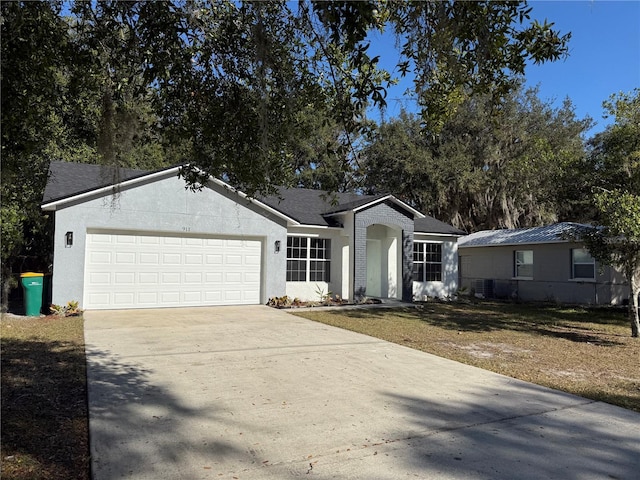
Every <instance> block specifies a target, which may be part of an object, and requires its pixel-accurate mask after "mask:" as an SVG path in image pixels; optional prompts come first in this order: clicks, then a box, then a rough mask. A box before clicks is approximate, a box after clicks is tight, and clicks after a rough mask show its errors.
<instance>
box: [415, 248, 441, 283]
mask: <svg viewBox="0 0 640 480" xmlns="http://www.w3.org/2000/svg"><path fill="white" fill-rule="evenodd" d="M413 280H414V281H416V282H441V281H442V244H441V243H424V242H413Z"/></svg>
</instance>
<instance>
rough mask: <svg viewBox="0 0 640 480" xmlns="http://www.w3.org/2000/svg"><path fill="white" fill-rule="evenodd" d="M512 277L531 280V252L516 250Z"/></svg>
mask: <svg viewBox="0 0 640 480" xmlns="http://www.w3.org/2000/svg"><path fill="white" fill-rule="evenodd" d="M514 263H515V268H514V276H515V277H518V278H533V250H516V252H515V262H514Z"/></svg>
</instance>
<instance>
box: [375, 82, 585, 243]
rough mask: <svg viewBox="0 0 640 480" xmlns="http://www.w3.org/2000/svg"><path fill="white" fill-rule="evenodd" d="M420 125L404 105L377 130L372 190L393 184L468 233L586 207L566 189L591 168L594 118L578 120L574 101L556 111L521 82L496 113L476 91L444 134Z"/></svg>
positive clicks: (403, 195)
mask: <svg viewBox="0 0 640 480" xmlns="http://www.w3.org/2000/svg"><path fill="white" fill-rule="evenodd" d="M421 124H422V121H421V119H420V118H419V117H418V116H415V115H410V114H408V113H402V114H401V115H400V117H399V118H398V119H395V120H392V121H390V122H388V123H385V124H383V125H381V126H380V127H379V128H378V129H377V130H376V132H375V133H374V135H373V136H372V140H371V142H370V143H369V144H368V145H367V147H366V148H365V149H364V152H363V164H364V168H363V175H364V180H363V183H364V185H365V188H367V189H368V191H370V192H372V193H375V192H381V191H387V192H393V193H394V194H396V195H398V196H399V197H400V198H402V199H403V200H405V201H406V202H408V203H409V204H411V205H413V206H414V207H415V208H417V209H419V210H421V211H425V212H429V213H431V214H432V215H434V216H436V217H437V218H439V219H441V220H444V221H447V222H450V223H453V224H454V225H456V226H457V227H459V228H462V229H465V230H466V231H469V232H474V231H477V230H483V229H494V228H515V227H529V226H536V225H541V224H548V223H551V222H554V221H556V220H558V219H564V218H563V217H565V216H566V215H578V212H576V211H575V210H578V208H577V206H579V200H578V201H577V202H578V203H577V205H576V208H573V207H572V206H571V205H570V203H571V202H576V200H574V198H567V195H566V192H567V191H573V190H572V189H571V188H569V186H570V185H574V184H575V183H576V181H577V178H581V177H582V176H583V175H584V173H583V171H582V166H583V162H584V154H585V151H584V144H583V138H582V136H583V135H584V132H585V131H586V130H587V129H588V128H589V127H590V126H591V120H590V119H588V118H586V119H582V120H580V119H577V118H576V116H575V113H574V107H573V105H572V104H571V102H570V101H568V100H567V101H565V103H564V105H563V106H562V107H561V108H558V109H554V108H553V107H551V105H550V104H549V103H545V102H543V101H541V100H540V99H539V98H538V95H537V91H536V90H535V89H529V90H524V89H523V88H522V87H519V88H518V89H517V90H514V91H513V92H512V93H510V94H509V95H507V96H506V97H505V98H504V99H503V101H502V105H501V107H500V109H498V110H497V111H494V104H493V100H492V98H491V96H490V95H476V96H474V97H471V98H469V99H468V100H466V101H465V102H463V103H462V104H461V105H460V107H459V109H458V110H457V112H456V113H455V114H454V115H453V116H452V117H451V118H450V119H449V120H448V121H446V122H445V123H444V125H443V128H442V130H441V132H440V135H439V136H437V137H433V136H429V135H425V132H424V130H423V128H422V125H421ZM577 198H579V196H578V197H577ZM573 219H575V217H574V218H573Z"/></svg>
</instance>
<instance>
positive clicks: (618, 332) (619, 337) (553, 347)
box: [296, 302, 640, 412]
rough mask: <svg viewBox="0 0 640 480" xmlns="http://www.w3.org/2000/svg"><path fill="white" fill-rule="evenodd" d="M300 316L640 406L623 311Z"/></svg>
mask: <svg viewBox="0 0 640 480" xmlns="http://www.w3.org/2000/svg"><path fill="white" fill-rule="evenodd" d="M296 315H300V316H302V317H305V318H308V319H311V320H316V321H319V322H322V323H326V324H329V325H334V326H337V327H341V328H345V329H348V330H353V331H356V332H360V333H364V334H367V335H371V336H374V337H377V338H381V339H384V340H388V341H390V342H394V343H398V344H401V345H406V346H408V347H412V348H415V349H418V350H422V351H425V352H429V353H433V354H435V355H438V356H441V357H445V358H449V359H451V360H456V361H458V362H462V363H467V364H469V365H475V366H477V367H480V368H484V369H487V370H491V371H494V372H497V373H501V374H503V375H508V376H510V377H514V378H519V379H522V380H526V381H529V382H533V383H537V384H539V385H544V386H547V387H551V388H556V389H558V390H563V391H565V392H569V393H573V394H576V395H581V396H584V397H587V398H591V399H594V400H601V401H604V402H608V403H612V404H615V405H619V406H621V407H625V408H629V409H632V410H636V411H638V412H640V371H639V369H638V365H639V364H638V358H640V341H639V340H638V339H633V338H631V336H630V333H631V329H630V326H629V324H628V321H627V318H626V313H625V311H622V310H618V309H611V308H595V309H586V308H563V307H551V306H537V305H515V304H504V303H492V302H482V303H472V304H465V303H451V304H444V303H430V304H425V305H422V306H419V308H404V309H366V310H365V309H359V310H332V311H306V312H296Z"/></svg>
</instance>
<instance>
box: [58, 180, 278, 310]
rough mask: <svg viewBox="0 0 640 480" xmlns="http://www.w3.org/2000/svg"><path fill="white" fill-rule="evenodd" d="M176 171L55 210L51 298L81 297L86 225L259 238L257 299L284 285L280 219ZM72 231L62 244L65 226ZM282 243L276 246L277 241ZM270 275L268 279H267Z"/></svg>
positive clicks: (96, 228)
mask: <svg viewBox="0 0 640 480" xmlns="http://www.w3.org/2000/svg"><path fill="white" fill-rule="evenodd" d="M184 185H185V184H184V181H183V180H181V179H179V178H177V177H175V176H174V175H171V176H168V177H166V178H159V179H154V181H151V182H148V183H146V184H137V185H136V186H135V188H130V189H127V190H123V191H121V192H119V193H117V194H116V195H107V196H100V197H96V198H91V199H88V200H84V201H83V202H81V203H77V204H75V205H68V206H65V207H63V208H60V209H58V210H57V211H56V213H55V215H56V222H55V235H56V242H55V249H54V267H53V268H54V272H53V273H54V275H53V302H54V303H66V302H67V301H69V300H78V301H82V298H83V283H84V274H85V262H84V257H85V251H86V244H85V241H86V234H87V232H88V231H113V232H132V233H134V234H135V233H137V234H140V233H143V232H163V233H175V234H176V235H188V236H205V237H215V236H224V237H236V238H238V237H243V238H250V239H254V240H260V241H261V242H262V245H263V246H262V252H263V258H262V269H261V271H262V285H263V287H262V293H261V297H262V299H261V301H266V299H267V298H269V297H271V296H282V295H284V292H285V290H286V287H285V272H286V248H283V247H284V246H286V240H287V230H286V225H285V222H284V220H282V219H280V218H278V217H276V216H270V214H269V213H268V212H265V211H264V210H262V209H260V208H259V207H257V206H255V205H253V204H250V203H249V202H248V201H247V200H246V199H242V198H241V197H239V196H238V195H236V194H235V193H233V192H231V191H228V190H225V189H224V188H222V187H219V186H217V185H214V184H212V185H211V186H210V187H206V188H204V189H203V190H202V191H199V192H192V191H190V190H187V189H185V187H184ZM68 231H71V232H73V235H74V241H73V245H72V246H71V247H65V242H64V235H65V232H68ZM277 240H279V241H280V244H281V245H282V246H283V247H281V249H280V252H277V253H276V252H275V248H274V245H275V242H276V241H277ZM267 278H268V281H267Z"/></svg>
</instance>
